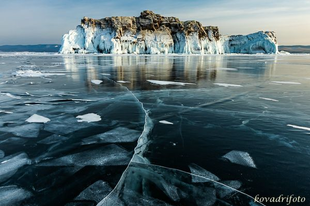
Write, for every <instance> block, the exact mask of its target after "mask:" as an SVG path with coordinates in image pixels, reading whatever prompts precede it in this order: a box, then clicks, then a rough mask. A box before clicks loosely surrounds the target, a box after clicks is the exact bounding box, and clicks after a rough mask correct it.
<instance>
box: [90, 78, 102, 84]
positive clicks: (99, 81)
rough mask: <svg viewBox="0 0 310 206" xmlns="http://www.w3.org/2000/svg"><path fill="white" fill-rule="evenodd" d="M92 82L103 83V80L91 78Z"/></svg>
mask: <svg viewBox="0 0 310 206" xmlns="http://www.w3.org/2000/svg"><path fill="white" fill-rule="evenodd" d="M91 83H93V84H101V83H102V81H101V80H98V79H94V80H91Z"/></svg>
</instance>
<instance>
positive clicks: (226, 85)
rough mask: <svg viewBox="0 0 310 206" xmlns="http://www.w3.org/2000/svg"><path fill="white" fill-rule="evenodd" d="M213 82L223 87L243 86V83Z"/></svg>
mask: <svg viewBox="0 0 310 206" xmlns="http://www.w3.org/2000/svg"><path fill="white" fill-rule="evenodd" d="M213 84H214V85H217V86H221V87H242V85H239V84H227V83H213Z"/></svg>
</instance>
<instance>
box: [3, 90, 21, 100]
mask: <svg viewBox="0 0 310 206" xmlns="http://www.w3.org/2000/svg"><path fill="white" fill-rule="evenodd" d="M0 94H1V95H6V96H8V97H10V98H12V99H21V97H18V96H15V95H13V94H11V93H2V92H1V93H0Z"/></svg>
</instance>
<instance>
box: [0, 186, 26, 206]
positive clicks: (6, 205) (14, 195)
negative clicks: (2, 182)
mask: <svg viewBox="0 0 310 206" xmlns="http://www.w3.org/2000/svg"><path fill="white" fill-rule="evenodd" d="M31 196H32V194H31V192H29V191H27V190H25V189H22V188H20V187H18V186H16V185H8V186H2V187H0V203H1V206H17V205H20V203H21V202H22V201H23V200H25V199H27V198H29V197H31Z"/></svg>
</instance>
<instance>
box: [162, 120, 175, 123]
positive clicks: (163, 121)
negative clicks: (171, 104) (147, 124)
mask: <svg viewBox="0 0 310 206" xmlns="http://www.w3.org/2000/svg"><path fill="white" fill-rule="evenodd" d="M159 123H161V124H173V123H172V122H169V121H166V120H160V121H159Z"/></svg>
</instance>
